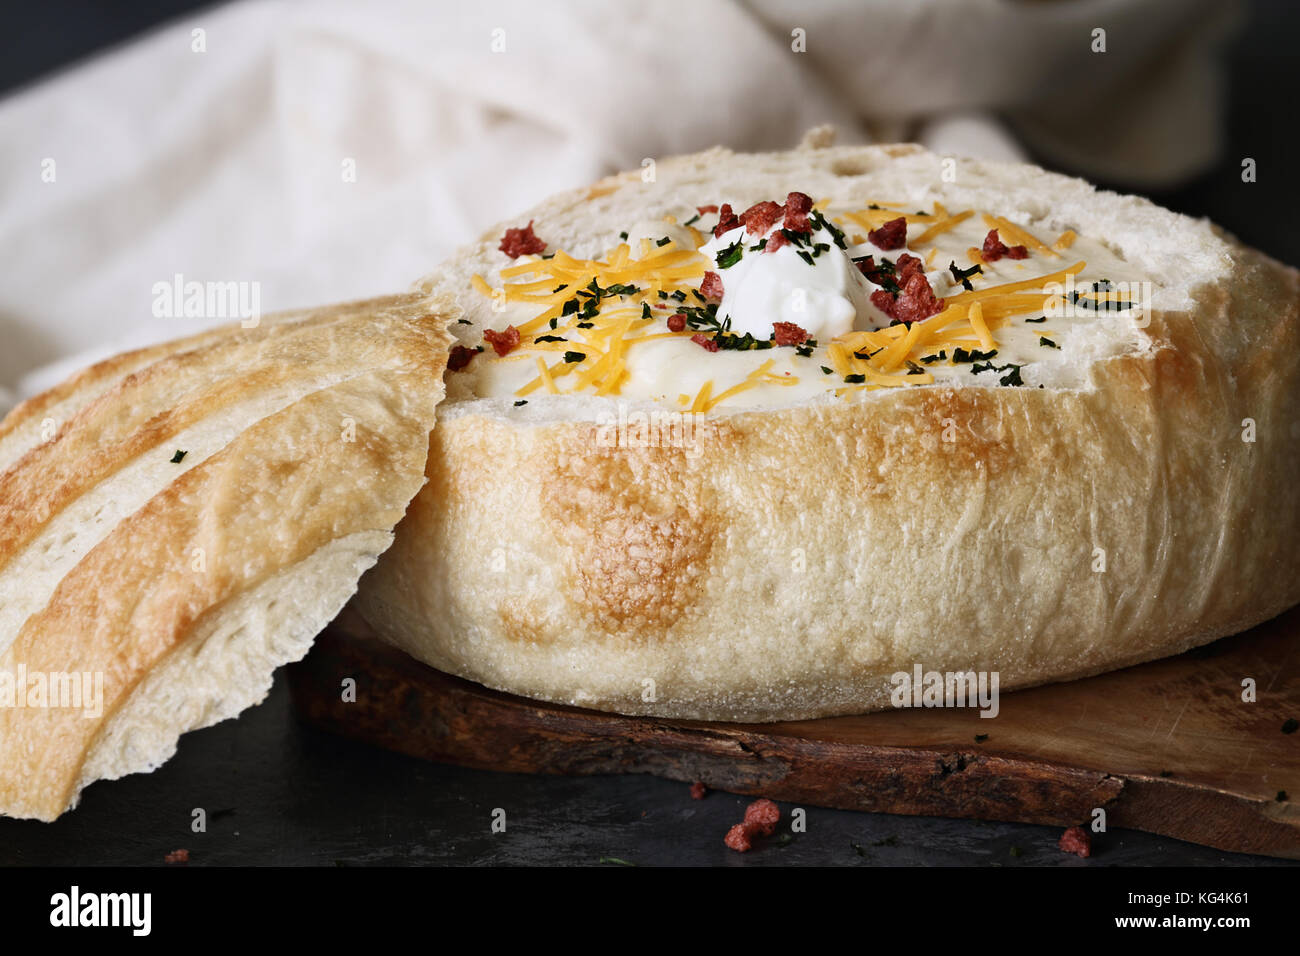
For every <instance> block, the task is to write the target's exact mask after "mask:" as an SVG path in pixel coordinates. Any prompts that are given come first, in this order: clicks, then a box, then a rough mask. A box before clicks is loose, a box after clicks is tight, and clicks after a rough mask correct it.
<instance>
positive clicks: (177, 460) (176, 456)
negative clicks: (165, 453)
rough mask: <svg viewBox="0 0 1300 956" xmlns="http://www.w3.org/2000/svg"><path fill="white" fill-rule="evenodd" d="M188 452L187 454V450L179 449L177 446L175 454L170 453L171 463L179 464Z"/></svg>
mask: <svg viewBox="0 0 1300 956" xmlns="http://www.w3.org/2000/svg"><path fill="white" fill-rule="evenodd" d="M188 454H189V452H187V451H181V450H180V449H179V448H177V449H176V454H174V455H172V457H171V463H172V464H173V465H179V464H180V463H181V459H182V458H184V457H185V456H186V455H188Z"/></svg>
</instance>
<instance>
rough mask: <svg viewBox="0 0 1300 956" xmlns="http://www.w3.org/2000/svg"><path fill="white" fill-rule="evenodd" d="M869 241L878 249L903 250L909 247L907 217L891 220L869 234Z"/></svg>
mask: <svg viewBox="0 0 1300 956" xmlns="http://www.w3.org/2000/svg"><path fill="white" fill-rule="evenodd" d="M867 240H868V241H869V242H870V243H871V244H872V245H873V246H875V247H876V248H877V249H901V248H903V246H905V245H907V217H906V216H899V217H898V218H897V219H891V220H889V222H887V223H885V224H884V225H883V226H881V227H880V228H879V229H872V230H871V231H869V232H868V233H867Z"/></svg>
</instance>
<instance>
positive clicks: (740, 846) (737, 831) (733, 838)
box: [722, 823, 753, 853]
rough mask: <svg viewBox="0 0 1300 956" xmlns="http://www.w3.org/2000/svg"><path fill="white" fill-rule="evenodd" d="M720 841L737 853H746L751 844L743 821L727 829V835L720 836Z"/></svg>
mask: <svg viewBox="0 0 1300 956" xmlns="http://www.w3.org/2000/svg"><path fill="white" fill-rule="evenodd" d="M722 842H723V843H725V844H726V845H727V847H728V848H729V849H732V850H735V851H736V852H737V853H748V852H749V850H750V848H751V847H752V846H753V844H751V843H750V842H749V831H748V830H747V829H745V825H744V824H743V823H737V824H736V825H735V826H734V827H732V828H731V829H730V830H728V831H727V835H726V836H725V837H723V838H722Z"/></svg>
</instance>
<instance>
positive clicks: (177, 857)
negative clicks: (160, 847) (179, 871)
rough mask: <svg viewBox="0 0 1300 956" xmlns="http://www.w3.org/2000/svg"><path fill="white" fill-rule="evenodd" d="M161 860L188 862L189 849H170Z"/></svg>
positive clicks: (166, 861) (165, 861)
mask: <svg viewBox="0 0 1300 956" xmlns="http://www.w3.org/2000/svg"><path fill="white" fill-rule="evenodd" d="M163 862H164V863H188V862H190V851H189V850H185V849H181V850H172V851H171V852H170V853H168V854H167V855H166V856H164V857H163Z"/></svg>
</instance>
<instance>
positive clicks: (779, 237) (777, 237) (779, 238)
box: [763, 232, 790, 252]
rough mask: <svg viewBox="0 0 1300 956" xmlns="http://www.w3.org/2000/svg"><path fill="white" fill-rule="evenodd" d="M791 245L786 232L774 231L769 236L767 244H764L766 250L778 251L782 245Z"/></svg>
mask: <svg viewBox="0 0 1300 956" xmlns="http://www.w3.org/2000/svg"><path fill="white" fill-rule="evenodd" d="M788 245H790V240H789V239H787V238H786V237H785V233H784V232H774V233H772V234H771V235H770V236H768V237H767V244H766V245H764V246H763V251H764V252H776V250H778V249H780V248H781V247H782V246H788Z"/></svg>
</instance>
